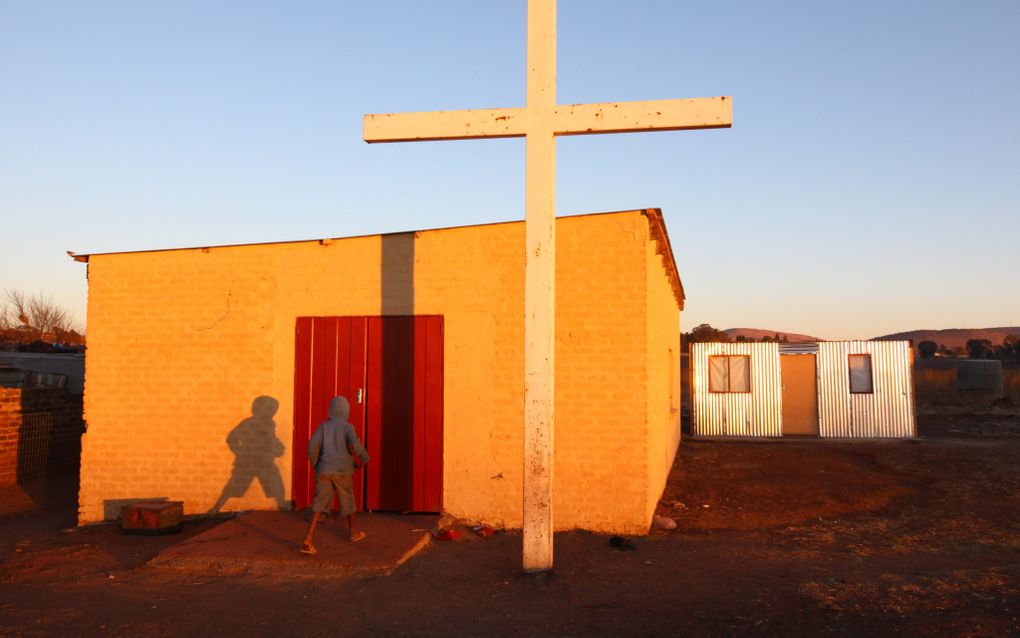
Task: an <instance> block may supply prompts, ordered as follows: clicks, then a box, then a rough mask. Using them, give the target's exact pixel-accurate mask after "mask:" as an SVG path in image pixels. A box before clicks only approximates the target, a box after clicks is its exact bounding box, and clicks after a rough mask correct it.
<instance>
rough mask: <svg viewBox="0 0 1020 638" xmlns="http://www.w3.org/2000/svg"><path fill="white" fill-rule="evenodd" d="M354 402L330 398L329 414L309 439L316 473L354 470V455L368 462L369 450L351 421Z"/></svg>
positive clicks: (352, 471)
mask: <svg viewBox="0 0 1020 638" xmlns="http://www.w3.org/2000/svg"><path fill="white" fill-rule="evenodd" d="M350 414H351V405H350V404H349V403H348V402H347V399H345V398H344V397H333V400H332V401H330V402H329V418H328V419H326V420H325V421H323V422H322V423H321V424H319V427H318V429H317V430H315V434H313V435H312V438H311V440H310V441H308V460H309V461H311V463H312V467H314V468H315V473H316V474H347V475H350V474H353V473H354V456H352V453H353V454H355V455H357V457H358V458H360V459H361V462H362V463H363V464H364V463H368V452H367V451H366V450H365V446H363V445H362V444H361V440H360V439H358V435H357V433H355V431H354V426H353V425H351V424H350V423H348V422H347V417H348V416H350Z"/></svg>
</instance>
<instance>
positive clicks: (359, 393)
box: [355, 388, 362, 403]
mask: <svg viewBox="0 0 1020 638" xmlns="http://www.w3.org/2000/svg"><path fill="white" fill-rule="evenodd" d="M361 395H362V391H361V388H358V396H357V399H355V400H356V401H357V402H358V403H361Z"/></svg>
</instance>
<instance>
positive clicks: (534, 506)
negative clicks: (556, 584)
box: [364, 0, 732, 572]
mask: <svg viewBox="0 0 1020 638" xmlns="http://www.w3.org/2000/svg"><path fill="white" fill-rule="evenodd" d="M731 110H732V107H731V101H730V99H729V98H728V97H711V98H688V99H679V100H650V101H642V102H605V103H599V104H565V105H563V104H561V105H557V104H556V0H528V59H527V104H526V106H525V107H524V108H520V107H516V108H498V109H477V110H466V111H434V112H428V113H383V114H375V115H366V116H365V125H364V138H365V141H366V142H372V143H375V142H422V141H429V140H456V139H472V138H483V137H489V138H493V137H496V138H498V137H524V138H525V143H526V151H525V157H526V162H527V165H526V167H525V217H524V236H525V237H524V243H525V254H524V263H525V266H524V270H525V273H524V458H523V470H524V474H523V477H522V482H523V499H522V502H523V523H524V548H523V556H524V559H523V562H524V571H526V572H539V571H545V570H548V569H552V565H553V462H554V459H555V455H554V444H553V433H554V427H553V426H554V416H555V400H554V399H555V389H556V356H555V355H556V323H555V317H556V277H555V273H556V226H555V216H556V137H557V136H560V135H596V134H603V133H637V132H642V131H689V130H696V129H708V128H728V127H729V126H730V125H731V121H732V113H731Z"/></svg>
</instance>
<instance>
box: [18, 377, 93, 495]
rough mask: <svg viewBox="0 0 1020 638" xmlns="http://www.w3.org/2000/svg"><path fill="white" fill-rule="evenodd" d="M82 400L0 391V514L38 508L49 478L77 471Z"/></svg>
mask: <svg viewBox="0 0 1020 638" xmlns="http://www.w3.org/2000/svg"><path fill="white" fill-rule="evenodd" d="M82 431H83V424H82V397H81V395H80V394H72V393H69V392H67V391H66V390H63V389H59V388H30V389H24V390H23V389H21V388H0V515H2V514H9V513H12V512H15V511H25V510H29V509H35V508H39V507H42V506H43V505H44V504H45V503H46V499H47V496H48V494H47V492H48V490H49V489H50V487H52V485H51V483H52V481H51V479H52V478H53V477H56V476H63V475H67V474H71V473H75V472H77V471H78V464H79V455H80V451H81V435H82Z"/></svg>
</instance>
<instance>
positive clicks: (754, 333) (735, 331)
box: [723, 328, 821, 343]
mask: <svg viewBox="0 0 1020 638" xmlns="http://www.w3.org/2000/svg"><path fill="white" fill-rule="evenodd" d="M723 332H725V333H726V334H728V335H729V336H730V338H731V339H733V340H734V341H736V340H737V337H745V338H747V339H754V340H755V341H761V339H762V337H774V336H776V334H777V333H778V334H779V337H780V338H782V337H786V340H787V341H789V342H790V343H810V342H813V341H821V339H819V338H818V337H812V336H809V335H799V334H797V333H795V332H783V331H781V330H759V329H758V328H727V329H726V330H723Z"/></svg>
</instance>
